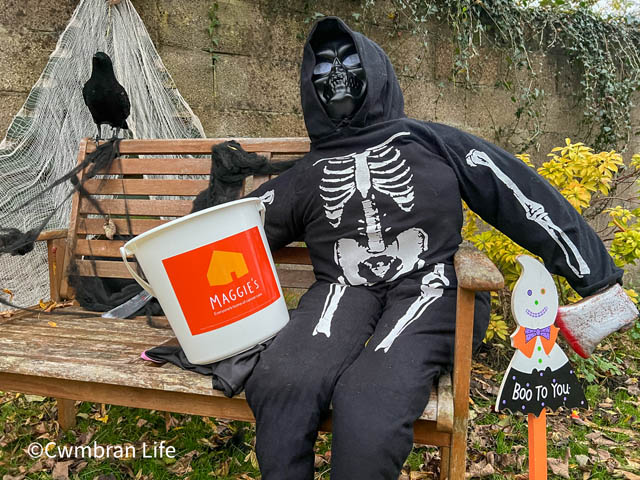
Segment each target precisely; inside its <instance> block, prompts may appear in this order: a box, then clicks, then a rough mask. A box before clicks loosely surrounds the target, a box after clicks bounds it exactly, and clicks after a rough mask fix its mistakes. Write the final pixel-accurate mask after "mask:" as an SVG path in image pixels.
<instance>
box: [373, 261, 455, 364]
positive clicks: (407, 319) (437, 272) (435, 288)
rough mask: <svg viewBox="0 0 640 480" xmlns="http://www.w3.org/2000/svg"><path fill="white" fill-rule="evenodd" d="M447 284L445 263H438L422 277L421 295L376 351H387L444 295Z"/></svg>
mask: <svg viewBox="0 0 640 480" xmlns="http://www.w3.org/2000/svg"><path fill="white" fill-rule="evenodd" d="M446 286H449V279H448V278H447V277H446V276H445V274H444V264H442V263H438V264H436V265H435V267H434V268H433V272H431V273H428V274H426V275H425V276H424V277H422V287H420V290H422V293H421V295H420V296H419V297H418V298H417V299H416V300H415V301H414V302H413V303H412V304H411V306H410V307H409V309H408V310H407V312H406V313H405V314H404V315H403V316H402V317H400V319H399V320H398V322H397V323H396V325H395V327H393V329H392V330H391V331H390V332H389V334H388V335H387V336H386V337H385V338H384V339H383V340H382V341H381V342H380V343H379V344H378V346H377V347H376V351H378V350H380V349H383V350H384V352H385V353H387V351H389V349H390V348H391V345H392V344H393V342H394V341H395V339H396V338H398V336H399V335H400V334H401V333H402V332H403V331H404V330H405V329H406V328H407V327H408V326H409V325H411V324H412V323H413V322H414V321H415V320H416V319H417V318H419V317H420V315H422V314H423V313H424V311H425V310H426V309H427V308H429V305H431V304H432V303H433V302H435V301H436V300H437V299H439V298H440V297H442V294H443V290H442V287H446Z"/></svg>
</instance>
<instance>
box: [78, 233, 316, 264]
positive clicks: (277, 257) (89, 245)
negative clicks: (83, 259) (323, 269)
mask: <svg viewBox="0 0 640 480" xmlns="http://www.w3.org/2000/svg"><path fill="white" fill-rule="evenodd" d="M124 244H125V242H124V241H123V240H86V239H83V238H79V239H78V241H77V243H76V252H75V253H76V255H94V256H96V257H113V258H121V255H120V247H121V246H123V245H124ZM273 260H274V262H275V263H287V264H293V265H311V258H310V257H309V252H308V251H307V249H306V248H302V247H285V248H282V249H280V250H278V251H277V252H275V253H274V256H273Z"/></svg>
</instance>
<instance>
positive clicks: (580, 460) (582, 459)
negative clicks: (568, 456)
mask: <svg viewBox="0 0 640 480" xmlns="http://www.w3.org/2000/svg"><path fill="white" fill-rule="evenodd" d="M575 458H576V463H577V464H578V465H580V466H581V467H586V466H587V463H589V457H587V456H586V455H576V457H575Z"/></svg>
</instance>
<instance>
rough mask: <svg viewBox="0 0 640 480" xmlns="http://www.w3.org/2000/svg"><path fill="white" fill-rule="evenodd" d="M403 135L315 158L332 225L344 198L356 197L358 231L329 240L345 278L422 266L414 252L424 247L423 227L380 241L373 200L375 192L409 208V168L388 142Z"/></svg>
mask: <svg viewBox="0 0 640 480" xmlns="http://www.w3.org/2000/svg"><path fill="white" fill-rule="evenodd" d="M407 135H409V132H398V133H395V134H394V135H392V136H390V137H389V138H388V139H387V140H385V141H384V142H382V143H379V144H377V145H374V146H372V147H369V148H367V149H365V150H364V151H361V152H353V153H350V154H348V155H344V156H340V157H330V158H323V159H320V160H317V161H316V162H315V163H314V165H321V166H322V168H323V171H322V179H321V181H320V197H321V198H322V200H323V201H324V211H325V215H326V217H327V220H328V221H329V223H330V224H331V226H332V227H334V228H337V227H338V226H339V225H340V224H341V223H342V221H343V212H344V208H345V206H346V204H347V202H349V201H354V202H356V201H357V202H358V203H359V204H360V206H361V209H362V210H361V211H362V216H361V218H360V219H358V223H357V226H356V227H357V237H356V238H342V239H340V240H338V241H337V242H336V243H335V246H334V259H335V262H336V263H337V264H338V265H339V266H340V268H341V269H342V271H343V272H344V277H343V278H341V279H340V280H341V281H344V282H345V283H348V284H351V285H364V284H371V283H377V282H381V281H387V282H389V281H393V280H395V279H397V278H398V277H399V276H400V275H402V274H404V273H407V272H411V271H413V270H415V269H419V268H422V267H423V266H424V262H423V261H422V260H421V259H420V258H419V255H420V254H422V253H424V252H426V251H427V244H428V242H427V239H428V236H427V233H426V232H424V231H423V230H422V229H420V228H410V229H408V230H405V231H404V232H401V233H400V234H398V235H397V236H396V237H395V238H394V239H392V241H391V242H388V243H387V242H385V238H384V235H383V233H384V232H383V226H382V223H381V213H380V212H379V209H378V206H377V204H376V194H377V195H381V196H384V197H388V198H391V199H392V200H393V202H394V203H395V205H396V206H397V207H398V208H399V209H400V210H401V211H403V212H406V213H409V212H411V210H412V209H413V206H414V186H413V184H412V180H413V174H412V172H411V168H410V167H409V165H408V163H407V161H406V159H405V158H403V155H402V152H401V151H400V149H399V148H398V147H397V146H395V145H394V144H393V141H394V140H395V139H397V138H399V137H404V136H407ZM383 214H384V212H383Z"/></svg>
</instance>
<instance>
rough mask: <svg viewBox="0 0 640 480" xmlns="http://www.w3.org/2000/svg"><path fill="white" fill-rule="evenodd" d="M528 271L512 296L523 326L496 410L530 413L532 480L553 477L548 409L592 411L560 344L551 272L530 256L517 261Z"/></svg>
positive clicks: (513, 341)
mask: <svg viewBox="0 0 640 480" xmlns="http://www.w3.org/2000/svg"><path fill="white" fill-rule="evenodd" d="M517 261H518V263H519V264H520V265H521V267H522V273H521V275H520V278H519V279H518V281H517V282H516V286H515V288H514V289H513V294H512V296H511V311H512V313H513V317H514V318H515V320H516V322H517V323H518V328H517V329H516V331H515V332H513V334H512V335H511V345H512V346H513V347H514V348H515V349H516V351H515V353H514V355H513V358H512V359H511V363H509V368H508V369H507V372H506V373H505V375H504V378H503V380H502V385H501V386H500V391H499V393H498V399H497V401H496V406H495V409H496V411H501V410H505V409H509V410H510V411H511V412H512V413H516V412H520V413H526V414H527V415H528V423H529V479H530V480H544V479H546V478H547V434H546V409H547V408H549V409H551V410H555V409H557V408H558V407H561V406H564V407H567V408H569V409H571V408H587V400H586V398H585V396H584V391H583V390H582V386H581V385H580V383H579V382H578V379H577V378H576V375H575V371H574V370H573V367H572V366H571V363H569V359H568V358H567V356H566V355H565V353H564V352H563V351H562V349H561V348H560V346H559V345H558V344H557V343H556V339H557V337H558V331H559V330H558V328H557V327H556V326H555V325H554V322H555V319H556V314H557V312H558V293H557V290H556V286H555V283H554V282H553V278H552V277H551V274H550V273H549V272H548V271H547V269H546V268H545V267H544V265H542V264H541V263H540V262H539V261H538V260H536V259H534V258H533V257H530V256H528V255H520V256H518V257H517Z"/></svg>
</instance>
